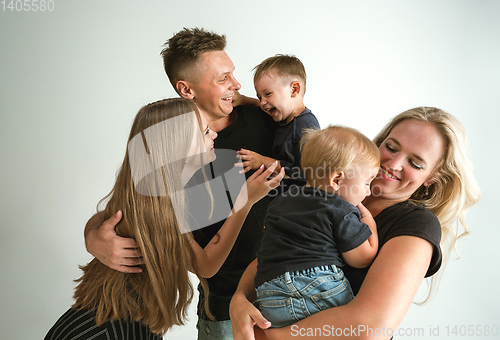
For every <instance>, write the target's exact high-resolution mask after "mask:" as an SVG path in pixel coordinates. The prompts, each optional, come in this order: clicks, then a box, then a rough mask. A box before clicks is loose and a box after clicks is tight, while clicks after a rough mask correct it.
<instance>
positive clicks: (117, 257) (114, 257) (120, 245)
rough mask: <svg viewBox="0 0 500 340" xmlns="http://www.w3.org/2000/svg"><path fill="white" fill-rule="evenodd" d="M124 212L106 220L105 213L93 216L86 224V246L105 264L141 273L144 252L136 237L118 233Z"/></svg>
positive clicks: (126, 271) (113, 267)
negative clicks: (132, 237)
mask: <svg viewBox="0 0 500 340" xmlns="http://www.w3.org/2000/svg"><path fill="white" fill-rule="evenodd" d="M121 218H122V212H121V210H119V211H118V212H117V213H116V214H114V215H113V216H111V217H110V218H109V219H107V220H106V221H104V217H103V213H102V212H99V213H97V214H95V215H94V216H92V217H91V218H90V220H89V221H88V222H87V224H86V226H85V247H86V248H87V251H88V252H89V253H90V254H91V255H92V256H94V257H95V258H97V259H98V260H99V261H101V262H102V263H103V264H104V265H106V266H108V267H110V268H112V269H115V270H118V271H120V272H123V273H141V272H142V269H141V268H140V267H136V266H137V265H140V264H143V261H142V254H141V251H140V249H139V248H138V247H137V245H136V243H135V241H134V239H131V238H124V237H120V236H118V235H116V232H115V226H116V225H117V224H118V222H120V220H121Z"/></svg>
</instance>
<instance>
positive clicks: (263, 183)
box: [242, 161, 285, 204]
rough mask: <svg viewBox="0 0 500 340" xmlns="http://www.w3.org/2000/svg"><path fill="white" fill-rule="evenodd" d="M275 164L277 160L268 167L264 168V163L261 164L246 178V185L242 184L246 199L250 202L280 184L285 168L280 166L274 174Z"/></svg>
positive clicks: (255, 200) (253, 201) (252, 202)
mask: <svg viewBox="0 0 500 340" xmlns="http://www.w3.org/2000/svg"><path fill="white" fill-rule="evenodd" d="M277 166H278V161H276V162H274V163H272V164H271V165H270V166H269V168H267V169H266V170H264V164H262V165H261V166H260V167H259V169H258V170H257V171H255V173H254V174H253V175H252V176H250V177H249V178H248V179H247V181H246V183H245V184H246V185H244V186H243V188H242V190H245V187H246V190H247V194H248V201H249V202H250V203H251V204H254V203H255V202H257V201H259V200H260V199H261V198H263V197H264V196H266V195H267V194H268V193H269V191H271V190H272V189H275V188H277V187H278V186H279V185H280V182H281V180H282V179H283V177H284V176H285V169H284V168H282V169H281V171H280V172H279V173H278V174H277V175H275V174H274V171H275V170H276V167H277Z"/></svg>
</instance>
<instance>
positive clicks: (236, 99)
mask: <svg viewBox="0 0 500 340" xmlns="http://www.w3.org/2000/svg"><path fill="white" fill-rule="evenodd" d="M240 105H252V106H259V105H260V101H259V100H258V99H257V98H251V97H247V96H244V95H242V94H241V93H240V92H239V91H234V96H233V107H236V106H240Z"/></svg>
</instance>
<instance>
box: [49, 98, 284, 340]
mask: <svg viewBox="0 0 500 340" xmlns="http://www.w3.org/2000/svg"><path fill="white" fill-rule="evenodd" d="M216 137H217V134H216V133H215V132H213V131H211V130H210V128H209V126H208V124H207V121H206V119H205V118H204V117H203V115H200V113H199V112H198V109H197V107H196V106H195V105H194V104H193V103H192V102H190V101H189V100H186V99H181V98H178V99H166V100H160V101H157V102H154V103H151V104H148V105H146V106H144V107H143V108H141V109H140V110H139V112H138V113H137V116H136V117H135V120H134V123H133V125H132V128H131V132H130V136H129V139H128V149H127V152H126V154H125V158H124V160H123V163H122V165H121V168H120V170H119V172H118V175H117V178H116V182H115V185H114V187H113V189H112V191H111V192H110V193H109V194H108V195H107V196H106V197H105V198H104V199H103V200H101V202H100V203H102V204H104V203H106V205H105V208H104V210H103V211H102V212H100V213H99V214H98V215H99V216H100V218H102V219H108V218H110V217H112V216H113V215H114V214H115V212H116V211H118V213H117V214H118V215H119V217H120V216H121V221H120V222H119V223H118V224H117V225H116V233H117V234H118V235H120V236H122V237H128V238H133V239H134V240H135V242H136V243H137V245H138V246H139V247H140V249H141V252H142V262H143V263H144V264H143V265H142V273H135V274H130V273H123V272H119V271H116V270H114V269H111V268H109V267H107V266H105V265H104V264H102V263H101V262H100V261H98V260H97V259H95V258H94V259H93V260H92V261H91V262H90V263H88V264H87V265H85V266H83V267H81V269H82V270H83V275H82V276H81V277H80V278H79V279H78V280H77V282H78V285H77V287H76V289H75V294H74V298H75V304H74V305H73V306H72V307H71V308H70V309H69V310H68V311H67V312H66V313H65V314H64V315H63V316H62V317H61V318H60V319H59V320H58V321H57V323H56V324H55V325H54V326H53V327H52V329H51V330H50V331H49V333H48V334H47V336H46V339H54V340H56V339H63V338H66V337H69V338H72V339H91V338H94V337H96V336H98V335H100V334H107V336H108V339H135V338H141V336H142V337H143V338H148V339H149V338H151V337H153V338H155V339H160V337H161V335H164V334H165V333H166V332H167V331H168V330H169V329H170V328H171V327H172V326H173V325H183V324H184V322H185V319H186V315H187V307H188V305H189V303H190V302H191V300H192V298H193V287H192V285H191V282H190V279H189V275H188V271H191V272H193V273H194V274H196V275H197V276H198V278H199V279H200V282H201V284H202V285H203V286H204V288H205V289H204V290H205V292H208V289H207V286H206V283H205V281H204V277H210V276H212V275H214V274H215V273H216V272H217V271H218V269H219V268H220V266H221V265H222V264H223V262H224V260H225V258H226V257H227V255H228V254H229V252H230V250H231V248H232V246H233V244H234V242H235V240H236V237H237V236H238V233H239V231H240V229H241V226H242V224H243V221H244V220H245V218H246V216H247V214H248V212H249V210H250V208H251V206H252V205H253V204H254V203H255V202H256V201H258V200H259V199H260V198H262V197H263V196H265V195H266V194H267V193H268V192H269V190H271V189H273V188H274V187H276V186H277V185H278V184H279V181H280V180H281V178H282V176H283V174H280V175H278V176H276V177H274V178H272V179H268V178H269V177H270V175H271V174H272V171H273V170H274V168H275V166H272V167H270V168H269V169H267V170H265V171H264V169H263V168H261V169H260V170H259V171H257V172H256V173H255V174H254V175H252V176H251V177H250V178H249V179H248V180H247V181H246V182H245V184H244V185H243V187H242V189H241V191H240V193H239V195H238V197H237V198H236V201H235V203H234V207H233V209H232V211H231V214H230V216H229V217H228V218H227V219H226V222H225V223H224V225H223V227H222V228H221V229H220V230H219V232H218V233H217V235H215V236H214V238H213V239H212V241H211V242H210V243H209V244H208V245H207V246H206V247H205V248H203V249H202V248H201V247H200V246H199V245H198V243H196V241H194V240H193V238H192V236H191V233H190V230H191V229H190V227H189V225H188V222H187V221H188V217H187V215H188V214H189V211H188V203H189V202H187V201H186V200H187V198H186V196H185V195H184V190H183V189H184V186H185V185H186V182H187V181H189V179H190V177H191V176H192V175H193V174H194V173H195V172H196V171H197V170H199V169H202V170H203V166H204V165H205V164H206V163H207V162H209V161H212V160H213V159H214V158H215V153H214V151H213V140H214V139H215V138H216ZM207 191H208V192H209V193H210V187H209V186H208V185H207ZM212 203H213V202H212ZM207 204H211V202H207ZM115 216H116V215H115ZM205 308H206V311H207V314H208V315H210V311H209V310H208V307H207V304H206V305H205Z"/></svg>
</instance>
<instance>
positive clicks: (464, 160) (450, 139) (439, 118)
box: [374, 107, 481, 290]
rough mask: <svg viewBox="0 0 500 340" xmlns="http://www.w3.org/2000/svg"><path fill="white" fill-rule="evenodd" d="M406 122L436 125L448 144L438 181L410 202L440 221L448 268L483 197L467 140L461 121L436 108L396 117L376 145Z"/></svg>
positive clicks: (427, 108)
mask: <svg viewBox="0 0 500 340" xmlns="http://www.w3.org/2000/svg"><path fill="white" fill-rule="evenodd" d="M407 119H413V120H417V121H421V122H427V123H430V124H432V125H434V126H435V127H436V129H437V131H439V133H440V134H441V135H442V136H443V138H444V139H445V141H446V148H445V151H444V154H443V157H442V159H441V161H440V163H439V164H438V165H437V166H436V169H434V172H433V175H432V176H433V178H435V181H434V182H433V183H432V184H431V185H429V187H427V188H425V187H424V186H423V185H422V186H421V187H420V188H419V189H417V190H416V191H415V192H414V193H413V195H412V196H411V197H410V201H411V202H413V203H414V204H418V205H422V206H424V207H426V208H428V209H429V210H430V211H432V212H433V213H434V214H435V215H436V216H437V218H438V219H439V222H440V223H441V231H442V238H441V249H442V251H443V264H444V265H446V263H447V260H448V258H449V255H450V253H451V251H452V250H453V249H455V250H456V244H457V241H458V239H460V238H461V237H463V236H465V235H467V234H469V232H470V228H469V225H468V224H467V221H466V219H465V214H466V212H467V210H468V209H469V208H470V207H472V206H473V205H474V204H476V203H477V202H478V201H479V198H480V196H481V194H480V190H479V186H478V184H477V182H476V179H475V177H474V172H473V168H472V163H471V161H470V159H469V157H468V156H467V151H468V148H469V144H468V140H467V136H466V134H465V130H464V128H463V126H462V124H461V123H460V121H459V120H458V119H457V118H455V117H454V116H452V115H451V114H449V113H447V112H445V111H443V110H440V109H437V108H435V107H417V108H414V109H410V110H407V111H405V112H403V113H401V114H399V115H397V116H396V117H394V119H392V121H391V122H390V123H389V124H387V126H385V128H384V129H383V130H382V131H381V132H380V133H379V134H378V135H377V136H376V137H375V139H374V142H375V144H376V145H377V146H380V145H381V144H382V142H383V141H384V140H385V139H386V138H387V136H388V135H389V133H390V132H391V130H392V129H393V128H394V127H395V126H396V125H398V124H399V123H401V122H402V121H404V120H407ZM457 254H458V252H457ZM443 267H444V266H443ZM432 280H434V277H433V278H432ZM431 286H432V283H431ZM431 290H432V289H431Z"/></svg>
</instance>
